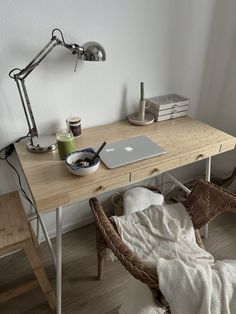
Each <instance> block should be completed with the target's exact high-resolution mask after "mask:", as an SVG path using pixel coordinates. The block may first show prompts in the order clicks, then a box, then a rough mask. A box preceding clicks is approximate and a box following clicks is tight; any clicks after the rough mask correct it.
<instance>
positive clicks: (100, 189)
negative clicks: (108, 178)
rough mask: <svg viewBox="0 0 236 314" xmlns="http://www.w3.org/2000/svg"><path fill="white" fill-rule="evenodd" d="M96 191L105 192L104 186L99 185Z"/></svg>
mask: <svg viewBox="0 0 236 314" xmlns="http://www.w3.org/2000/svg"><path fill="white" fill-rule="evenodd" d="M97 190H98V191H105V190H106V188H105V186H103V185H100V186H99V187H98V188H97Z"/></svg>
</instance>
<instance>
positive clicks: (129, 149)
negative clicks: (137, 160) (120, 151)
mask: <svg viewBox="0 0 236 314" xmlns="http://www.w3.org/2000/svg"><path fill="white" fill-rule="evenodd" d="M124 149H125V150H126V151H127V152H129V153H130V152H132V151H133V150H134V149H133V148H132V147H130V146H126V147H125V148H124Z"/></svg>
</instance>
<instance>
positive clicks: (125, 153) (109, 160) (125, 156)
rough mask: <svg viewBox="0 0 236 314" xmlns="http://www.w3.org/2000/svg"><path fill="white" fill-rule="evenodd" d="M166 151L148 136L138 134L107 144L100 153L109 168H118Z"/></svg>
mask: <svg viewBox="0 0 236 314" xmlns="http://www.w3.org/2000/svg"><path fill="white" fill-rule="evenodd" d="M164 153H166V151H165V150H164V149H163V148H162V147H161V146H159V145H158V144H156V143H154V142H153V141H152V140H150V139H149V138H148V137H147V136H137V137H132V138H129V139H126V140H121V141H117V142H114V143H110V144H107V145H106V146H105V147H104V148H103V150H102V151H101V153H100V154H99V155H100V158H101V160H102V162H103V163H104V164H105V165H106V166H107V167H108V168H116V167H119V166H123V165H127V164H130V163H132V162H135V161H139V160H143V159H147V158H150V157H154V156H157V155H161V154H164Z"/></svg>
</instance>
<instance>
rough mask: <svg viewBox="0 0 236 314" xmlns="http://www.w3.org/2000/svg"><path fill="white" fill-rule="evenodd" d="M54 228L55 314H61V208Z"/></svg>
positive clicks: (57, 210)
mask: <svg viewBox="0 0 236 314" xmlns="http://www.w3.org/2000/svg"><path fill="white" fill-rule="evenodd" d="M56 224H57V226H56V228H57V252H56V254H57V256H56V264H57V280H56V282H57V283H56V284H57V314H61V295H62V240H61V238H62V208H61V206H60V207H58V208H57V209H56Z"/></svg>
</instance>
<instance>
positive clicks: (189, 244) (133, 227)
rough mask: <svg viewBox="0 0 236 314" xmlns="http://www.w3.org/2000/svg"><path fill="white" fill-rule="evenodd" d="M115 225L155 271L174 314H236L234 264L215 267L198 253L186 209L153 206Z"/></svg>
mask: <svg viewBox="0 0 236 314" xmlns="http://www.w3.org/2000/svg"><path fill="white" fill-rule="evenodd" d="M112 220H113V221H114V222H115V223H116V226H117V229H118V232H119V234H120V235H121V237H122V239H123V241H124V242H125V243H126V245H127V246H129V247H130V249H132V250H133V251H134V252H135V253H136V254H137V255H138V256H139V257H140V258H141V259H143V260H146V261H149V262H150V263H152V264H155V265H157V272H158V276H159V279H160V288H161V291H162V292H163V294H164V296H165V297H166V299H167V301H168V302H169V304H170V307H171V311H172V313H173V314H194V313H196V314H234V313H236V262H235V261H229V260H225V261H222V262H216V263H215V262H214V259H213V257H212V256H211V255H210V254H209V253H207V252H206V251H204V250H202V249H201V248H199V246H198V245H197V243H196V241H195V235H194V229H193V226H192V222H191V220H190V218H189V216H188V214H187V212H186V210H185V208H184V206H183V205H181V204H174V205H163V206H150V207H149V208H147V209H145V210H143V211H141V212H136V213H134V214H132V215H127V216H122V217H115V216H114V217H112ZM146 313H147V314H149V313H148V312H146Z"/></svg>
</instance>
